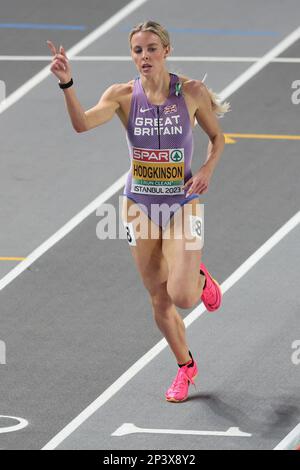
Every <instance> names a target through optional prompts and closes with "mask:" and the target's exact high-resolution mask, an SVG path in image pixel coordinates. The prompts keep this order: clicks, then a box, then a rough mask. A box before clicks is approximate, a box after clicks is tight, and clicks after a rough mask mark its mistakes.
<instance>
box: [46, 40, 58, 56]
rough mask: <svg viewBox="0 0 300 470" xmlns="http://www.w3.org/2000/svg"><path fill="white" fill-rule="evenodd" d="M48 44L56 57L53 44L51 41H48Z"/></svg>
mask: <svg viewBox="0 0 300 470" xmlns="http://www.w3.org/2000/svg"><path fill="white" fill-rule="evenodd" d="M47 44H48V46H49V49H50V50H51V52H52V54H53V55H56V48H55V46H54V44H53V42H51V41H49V40H48V41H47Z"/></svg>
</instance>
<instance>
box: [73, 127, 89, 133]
mask: <svg viewBox="0 0 300 470" xmlns="http://www.w3.org/2000/svg"><path fill="white" fill-rule="evenodd" d="M74 130H75V131H76V132H77V134H81V133H82V132H86V131H87V130H88V129H86V128H83V127H74Z"/></svg>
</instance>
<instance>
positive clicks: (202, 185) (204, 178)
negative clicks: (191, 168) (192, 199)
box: [183, 165, 212, 197]
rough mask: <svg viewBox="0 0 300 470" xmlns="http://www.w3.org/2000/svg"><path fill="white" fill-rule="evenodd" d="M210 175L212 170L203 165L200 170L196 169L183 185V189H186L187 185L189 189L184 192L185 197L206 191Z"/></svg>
mask: <svg viewBox="0 0 300 470" xmlns="http://www.w3.org/2000/svg"><path fill="white" fill-rule="evenodd" d="M211 177H212V170H211V169H210V168H209V167H207V166H205V165H203V166H202V167H201V168H200V170H198V171H197V172H196V173H195V174H194V175H193V176H192V177H191V178H190V179H189V180H188V181H187V182H186V183H185V184H184V186H183V189H186V188H187V187H188V186H189V189H188V191H187V193H186V197H188V196H190V195H191V194H204V193H207V191H208V186H209V183H210V180H211Z"/></svg>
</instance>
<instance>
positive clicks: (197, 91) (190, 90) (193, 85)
mask: <svg viewBox="0 0 300 470" xmlns="http://www.w3.org/2000/svg"><path fill="white" fill-rule="evenodd" d="M180 79H181V81H182V88H183V91H184V93H185V94H187V95H189V96H190V97H191V98H194V99H197V100H198V99H199V98H201V97H203V98H204V99H205V98H206V97H207V96H208V90H207V88H206V85H205V84H204V83H203V82H202V81H201V80H195V79H193V78H188V77H180Z"/></svg>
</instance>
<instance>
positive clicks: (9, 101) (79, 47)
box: [0, 0, 148, 114]
mask: <svg viewBox="0 0 300 470" xmlns="http://www.w3.org/2000/svg"><path fill="white" fill-rule="evenodd" d="M147 1H148V0H133V1H131V2H130V3H128V5H126V6H125V7H123V8H121V10H119V11H118V12H117V13H116V14H115V15H113V16H112V17H111V18H109V19H108V20H107V21H105V22H104V23H103V24H102V25H100V26H99V27H98V28H96V29H95V30H94V31H92V32H91V33H90V34H88V35H87V36H86V37H84V38H83V39H81V41H79V42H78V43H77V44H75V45H74V46H73V47H71V49H69V50H68V51H66V54H67V56H68V57H69V58H70V59H72V57H73V56H74V55H77V54H79V53H80V52H81V51H83V50H84V49H85V48H86V47H88V46H90V45H91V44H92V43H93V42H94V41H96V40H97V39H99V38H100V37H101V36H103V35H104V34H105V33H106V32H107V31H109V30H110V29H112V28H113V27H114V26H116V25H117V24H118V23H120V21H122V20H123V19H124V18H126V17H127V16H128V15H130V14H131V13H132V12H133V11H134V10H136V9H137V8H139V7H140V6H141V5H143V4H144V3H146V2H147ZM46 47H47V48H48V46H47V45H46V42H45V48H46ZM51 74H52V72H50V63H49V65H47V66H46V67H44V68H43V69H42V70H41V71H40V72H38V73H37V74H36V75H34V77H32V78H30V80H28V81H27V82H25V83H24V84H23V85H21V86H20V87H19V88H18V89H17V90H16V91H14V92H13V93H11V94H10V95H9V96H8V97H7V98H6V99H5V100H3V101H2V102H1V103H0V114H1V113H3V112H4V111H6V109H8V108H9V107H10V106H12V105H13V104H15V103H16V102H17V101H19V100H20V99H21V98H23V96H24V95H26V94H27V93H28V92H29V91H30V90H32V89H33V88H34V87H35V86H37V85H39V84H40V83H41V82H42V81H43V80H44V79H45V78H47V77H48V76H49V75H51Z"/></svg>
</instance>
